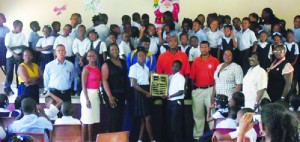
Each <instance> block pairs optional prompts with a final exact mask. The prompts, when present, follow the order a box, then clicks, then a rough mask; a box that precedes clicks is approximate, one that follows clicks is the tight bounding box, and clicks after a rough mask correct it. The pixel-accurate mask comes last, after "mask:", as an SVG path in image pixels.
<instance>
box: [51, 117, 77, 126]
mask: <svg viewBox="0 0 300 142" xmlns="http://www.w3.org/2000/svg"><path fill="white" fill-rule="evenodd" d="M54 124H58V125H64V124H81V122H80V120H78V119H76V118H73V117H72V116H62V117H61V118H58V119H56V120H55V122H54Z"/></svg>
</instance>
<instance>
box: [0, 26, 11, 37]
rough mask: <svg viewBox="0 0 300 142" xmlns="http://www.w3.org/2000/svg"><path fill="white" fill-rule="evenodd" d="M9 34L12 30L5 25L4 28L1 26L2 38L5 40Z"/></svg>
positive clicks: (0, 33) (0, 35)
mask: <svg viewBox="0 0 300 142" xmlns="http://www.w3.org/2000/svg"><path fill="white" fill-rule="evenodd" d="M9 32H10V30H9V28H8V27H6V26H4V25H3V26H2V27H1V26H0V38H4V37H5V35H6V34H7V33H9Z"/></svg>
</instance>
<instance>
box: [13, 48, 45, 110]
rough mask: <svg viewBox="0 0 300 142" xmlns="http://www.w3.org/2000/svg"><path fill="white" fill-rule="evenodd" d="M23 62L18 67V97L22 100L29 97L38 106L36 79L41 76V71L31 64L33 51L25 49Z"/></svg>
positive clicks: (34, 64)
mask: <svg viewBox="0 0 300 142" xmlns="http://www.w3.org/2000/svg"><path fill="white" fill-rule="evenodd" d="M23 60H24V62H23V63H21V64H20V65H19V67H18V79H19V81H20V85H19V86H18V95H19V96H21V98H22V99H24V98H26V97H31V98H32V99H34V100H35V101H36V102H37V103H38V104H39V85H38V79H39V78H40V77H41V76H42V73H41V70H40V68H39V66H38V65H37V64H36V63H33V51H32V49H30V48H27V49H25V50H24V51H23Z"/></svg>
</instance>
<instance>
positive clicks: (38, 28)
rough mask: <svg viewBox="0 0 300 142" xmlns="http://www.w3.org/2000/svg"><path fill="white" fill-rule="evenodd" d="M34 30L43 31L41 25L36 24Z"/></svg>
mask: <svg viewBox="0 0 300 142" xmlns="http://www.w3.org/2000/svg"><path fill="white" fill-rule="evenodd" d="M32 30H33V31H34V32H37V31H40V30H41V27H40V25H39V24H35V25H34V26H33V27H32Z"/></svg>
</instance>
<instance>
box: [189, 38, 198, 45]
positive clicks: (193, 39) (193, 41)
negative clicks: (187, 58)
mask: <svg viewBox="0 0 300 142" xmlns="http://www.w3.org/2000/svg"><path fill="white" fill-rule="evenodd" d="M191 45H192V46H193V47H198V40H197V39H196V38H191Z"/></svg>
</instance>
